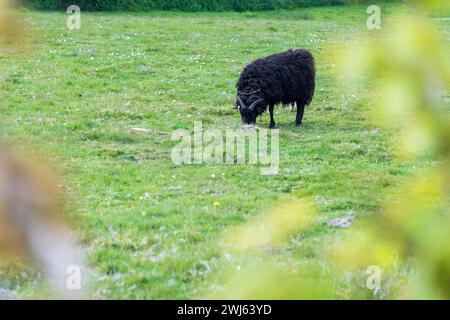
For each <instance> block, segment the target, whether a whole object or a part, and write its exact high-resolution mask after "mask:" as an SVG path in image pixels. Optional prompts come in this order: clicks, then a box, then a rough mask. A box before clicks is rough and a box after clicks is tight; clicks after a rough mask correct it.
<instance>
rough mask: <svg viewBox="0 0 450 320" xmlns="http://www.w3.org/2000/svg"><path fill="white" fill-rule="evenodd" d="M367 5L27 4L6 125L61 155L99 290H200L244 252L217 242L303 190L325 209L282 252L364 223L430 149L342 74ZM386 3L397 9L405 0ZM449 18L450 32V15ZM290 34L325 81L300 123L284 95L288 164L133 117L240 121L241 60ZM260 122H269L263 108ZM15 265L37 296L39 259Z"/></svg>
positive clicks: (173, 293) (7, 61) (302, 249)
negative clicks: (191, 152)
mask: <svg viewBox="0 0 450 320" xmlns="http://www.w3.org/2000/svg"><path fill="white" fill-rule="evenodd" d="M366 8H367V7H366V6H359V5H356V6H340V7H322V8H308V9H298V10H294V11H273V12H265V13H249V12H247V13H165V12H155V13H82V26H81V30H73V31H69V30H68V29H67V27H66V20H67V16H66V14H65V13H64V12H61V13H58V12H37V11H30V10H22V11H21V12H20V16H21V17H22V18H23V20H24V22H25V24H26V25H27V27H28V28H29V30H28V32H29V41H28V43H27V44H26V46H25V48H26V51H25V52H24V53H16V52H15V49H13V48H12V47H8V46H6V47H5V48H2V49H1V50H0V70H1V73H0V109H1V118H0V125H1V132H0V133H1V135H2V136H3V138H2V139H4V140H5V141H7V142H6V143H8V144H10V145H12V144H14V146H15V147H14V148H15V149H26V150H27V151H28V152H32V153H35V154H37V155H40V156H42V155H44V154H45V155H46V157H47V158H48V160H49V161H51V162H52V163H53V164H56V165H57V167H58V168H59V170H60V172H61V175H62V179H63V183H62V185H61V186H60V187H61V188H63V189H64V191H65V192H66V194H67V196H68V200H69V204H68V205H69V207H70V209H71V212H72V215H73V216H74V219H75V221H76V223H75V226H76V229H77V231H78V233H79V234H80V236H81V239H82V244H83V246H84V247H85V248H86V249H87V254H88V260H89V266H90V268H91V271H92V277H93V278H94V279H95V281H94V282H93V283H95V284H94V288H93V289H92V294H91V297H92V298H106V299H111V298H119V299H128V298H132V299H187V298H198V297H205V295H206V296H207V295H208V294H207V292H209V291H210V290H214V289H215V288H216V287H217V285H218V284H217V283H216V281H217V278H220V274H221V272H222V271H223V270H224V269H227V268H236V267H237V266H238V265H239V258H238V257H233V256H232V255H231V257H230V255H229V254H228V253H227V252H226V251H225V250H224V249H223V247H222V245H221V242H222V239H223V234H224V232H225V231H226V230H227V229H228V228H230V227H233V226H236V225H240V224H243V223H244V222H245V221H247V220H248V219H250V218H252V217H255V216H258V215H261V214H263V213H264V212H265V211H267V209H268V208H272V207H276V206H277V205H279V204H280V203H283V202H285V201H286V199H292V198H294V199H296V198H310V199H312V200H313V201H314V204H315V205H316V207H317V208H318V210H319V212H320V215H318V216H317V217H316V221H314V225H313V228H311V229H309V230H308V231H307V232H304V233H302V234H301V242H298V241H295V242H290V243H289V244H288V245H287V247H286V248H284V249H283V250H279V251H277V252H276V253H273V254H274V255H278V256H283V255H286V256H289V259H292V260H296V261H302V262H304V263H307V262H308V261H314V262H317V261H319V262H320V261H321V259H322V254H321V249H323V248H325V247H327V246H328V244H330V243H333V242H334V241H335V240H336V239H337V238H339V236H340V234H341V233H344V232H346V230H341V229H336V228H333V227H330V226H327V225H324V223H325V222H326V221H328V220H330V219H333V218H339V217H343V216H346V215H348V214H349V213H353V214H354V215H355V217H356V221H355V223H356V224H361V223H362V224H363V223H364V221H365V219H366V218H368V217H370V216H371V215H373V214H376V213H377V212H378V210H379V208H380V201H381V200H382V199H383V196H384V195H385V194H386V193H387V192H388V191H389V188H390V187H391V186H396V185H399V184H400V183H402V182H403V181H404V180H405V179H406V178H407V177H408V176H409V175H410V174H411V173H412V172H417V171H419V170H420V169H421V168H422V167H425V166H426V165H428V164H429V163H431V162H433V161H434V159H428V158H424V159H420V160H417V161H414V163H411V162H402V161H394V160H393V158H392V155H391V152H390V146H391V144H390V138H391V137H392V136H393V135H395V132H390V131H387V130H384V129H381V130H380V129H379V126H378V125H377V124H375V123H373V122H372V121H370V120H369V117H370V112H371V105H370V103H369V102H368V101H369V99H368V98H369V97H370V95H371V90H370V88H366V87H361V88H358V90H353V91H351V90H346V88H344V87H343V86H342V85H340V83H339V80H338V79H339V70H338V69H337V67H336V57H335V55H334V50H335V49H336V48H337V47H339V45H342V44H344V46H345V43H348V42H349V41H351V40H354V39H355V37H358V36H364V35H366V34H368V33H369V32H370V31H368V30H367V28H366V19H367V13H366ZM382 10H383V14H384V16H383V19H389V15H390V14H391V13H394V12H400V11H402V10H404V7H403V6H402V5H401V4H385V5H383V6H382ZM441 26H442V28H443V29H445V30H447V33H448V28H449V24H448V22H445V21H443V22H442V23H441ZM289 48H305V49H308V50H310V51H311V52H312V53H313V55H314V56H315V59H316V64H317V86H316V87H317V90H316V95H315V99H314V101H313V103H312V105H311V106H309V107H307V110H306V115H305V119H304V124H303V126H302V127H298V128H297V127H296V126H295V125H294V119H295V115H294V113H293V112H292V111H291V110H290V109H289V108H282V107H277V108H276V111H275V117H276V119H277V128H279V129H280V172H279V174H278V175H274V176H263V175H261V174H260V170H259V168H258V166H252V165H206V164H204V165H182V166H176V165H175V164H173V162H172V161H171V158H170V154H171V149H172V147H173V146H174V145H175V143H174V142H173V141H171V139H170V136H164V135H161V136H160V135H146V134H139V133H135V132H131V131H130V130H129V129H130V128H135V127H138V128H146V129H151V130H157V131H161V132H168V133H171V132H173V131H175V130H177V129H188V130H192V129H193V126H194V121H202V122H203V126H204V127H206V128H218V129H220V130H225V129H227V128H232V129H237V128H239V127H240V126H241V125H242V123H241V120H240V116H239V114H238V112H237V111H236V110H233V109H232V107H233V104H234V102H235V88H234V86H235V83H236V81H237V79H238V76H239V73H240V71H241V70H242V68H243V67H244V66H245V65H246V64H247V63H249V62H251V61H252V60H254V59H256V58H259V57H264V56H267V55H269V54H272V53H276V52H279V51H283V50H286V49H289ZM258 125H259V126H261V127H265V128H268V126H269V116H268V114H265V115H264V116H263V118H262V119H261V120H259V121H258ZM6 138H7V139H8V140H6ZM268 254H269V255H270V254H271V253H268ZM274 259H276V257H274ZM3 272H7V271H3ZM8 272H9V275H8V276H9V279H11V282H10V283H8V286H9V287H10V288H12V289H13V290H16V291H17V292H18V294H19V295H20V296H22V297H25V298H27V297H42V295H43V294H44V293H43V292H42V291H43V290H42V285H41V283H40V281H36V278H35V276H36V274H34V273H33V272H32V271H31V272H22V271H20V270H17V269H14V270H13V271H11V270H10V271H8ZM205 292H206V293H205ZM338 297H339V298H351V297H350V296H346V295H345V292H344V293H342V294H341V295H340V296H338Z"/></svg>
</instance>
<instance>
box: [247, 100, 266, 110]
mask: <svg viewBox="0 0 450 320" xmlns="http://www.w3.org/2000/svg"><path fill="white" fill-rule="evenodd" d="M262 101H264V99H263V98H261V99H258V100H256V101H255V102H253V103H252V105H251V106H250V107H249V109H250V110H254V109H255V106H256V105H257V104H258V103H260V102H262Z"/></svg>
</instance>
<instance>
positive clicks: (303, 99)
mask: <svg viewBox="0 0 450 320" xmlns="http://www.w3.org/2000/svg"><path fill="white" fill-rule="evenodd" d="M315 75H316V72H315V65H314V58H313V56H312V55H311V53H309V52H308V51H306V50H289V51H286V52H282V53H278V54H274V55H271V56H269V57H267V58H263V59H258V60H256V61H254V62H252V63H250V64H249V65H247V66H246V67H245V69H244V70H243V71H242V73H241V76H240V78H239V81H238V83H237V85H236V87H237V90H238V93H237V101H236V106H237V108H238V109H239V110H240V112H241V116H242V121H243V122H244V123H247V124H251V123H255V122H256V118H257V117H258V116H259V115H261V114H263V113H264V112H265V111H266V110H267V107H268V106H269V111H270V115H271V121H270V127H271V128H273V127H274V126H275V121H274V119H273V107H274V106H275V105H276V104H278V103H282V104H283V105H294V104H297V121H296V123H297V125H300V124H301V123H302V120H303V114H304V109H305V106H306V105H309V104H310V103H311V101H312V99H313V96H314V90H315Z"/></svg>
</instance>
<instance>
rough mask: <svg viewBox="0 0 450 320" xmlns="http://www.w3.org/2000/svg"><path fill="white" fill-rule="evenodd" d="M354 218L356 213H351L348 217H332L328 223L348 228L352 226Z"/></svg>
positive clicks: (336, 226) (340, 227)
mask: <svg viewBox="0 0 450 320" xmlns="http://www.w3.org/2000/svg"><path fill="white" fill-rule="evenodd" d="M354 220H355V215H354V214H350V215H348V216H347V217H343V218H337V219H332V220H330V221H328V222H327V223H326V224H327V225H329V226H332V227H335V228H339V229H348V228H350V227H351V226H352V224H353V221H354Z"/></svg>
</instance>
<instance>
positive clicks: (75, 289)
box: [0, 0, 86, 299]
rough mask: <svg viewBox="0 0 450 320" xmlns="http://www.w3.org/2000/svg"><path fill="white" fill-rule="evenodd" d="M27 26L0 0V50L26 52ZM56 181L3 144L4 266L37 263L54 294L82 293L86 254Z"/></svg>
mask: <svg viewBox="0 0 450 320" xmlns="http://www.w3.org/2000/svg"><path fill="white" fill-rule="evenodd" d="M23 30H24V29H23V28H22V27H21V25H20V24H19V23H18V22H17V17H15V16H14V13H13V12H12V11H11V9H10V6H9V1H6V0H0V44H1V45H2V49H3V46H5V45H10V46H11V48H12V49H14V50H19V51H23V47H21V44H23V43H24V41H25V39H24V32H23ZM2 54H8V52H6V53H5V52H3V53H2ZM0 125H1V123H0ZM0 129H1V127H0ZM57 185H58V184H57V182H56V179H55V178H54V177H53V175H52V174H51V172H50V171H49V170H48V169H46V166H43V165H40V164H38V162H37V161H31V160H29V158H28V157H27V156H23V155H22V156H18V155H17V154H13V152H11V151H10V150H8V151H6V150H3V146H0V267H3V266H5V265H8V266H11V265H16V266H17V265H19V261H20V262H23V261H26V262H35V263H36V264H37V266H38V267H39V269H40V270H41V271H42V272H43V273H44V274H45V275H46V277H47V280H48V282H49V284H50V289H51V294H52V295H53V296H55V297H56V298H81V297H83V295H84V292H85V291H84V288H82V287H81V286H82V285H84V284H85V282H86V279H81V277H82V272H84V271H85V270H84V261H83V260H84V259H83V255H82V252H81V250H80V248H79V246H78V245H77V243H76V240H75V236H74V234H73V233H72V232H71V231H70V230H69V229H68V227H67V225H68V223H67V221H66V215H65V213H66V211H65V208H64V206H63V205H62V201H61V200H62V194H61V192H60V189H59V188H58V187H57ZM2 280H5V279H1V278H0V285H1V284H2ZM2 289H3V288H1V287H0V293H1V292H2ZM1 298H2V296H1V295H0V299H1Z"/></svg>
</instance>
